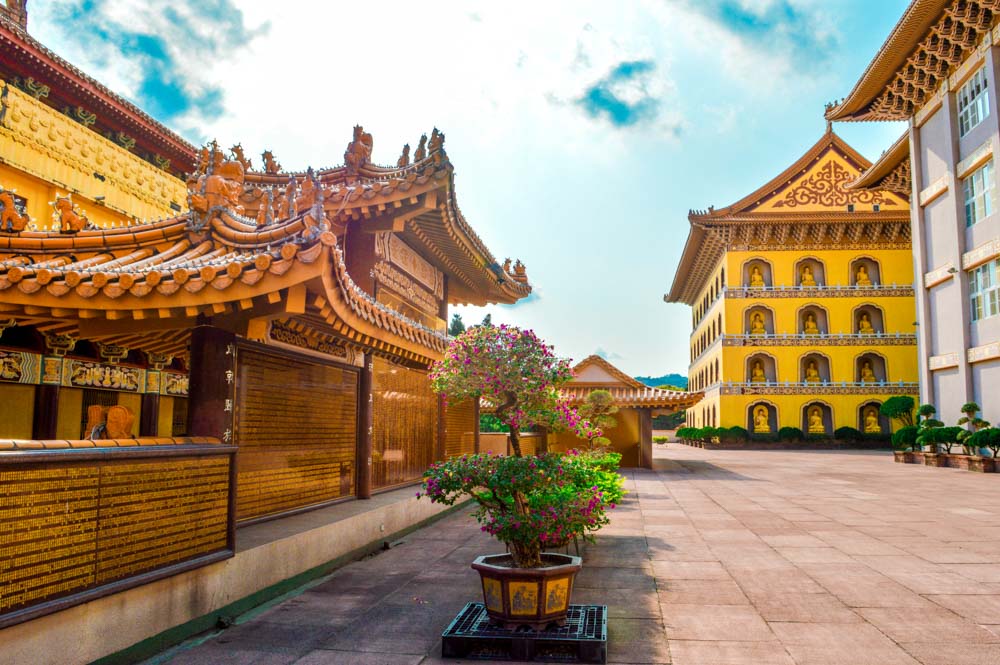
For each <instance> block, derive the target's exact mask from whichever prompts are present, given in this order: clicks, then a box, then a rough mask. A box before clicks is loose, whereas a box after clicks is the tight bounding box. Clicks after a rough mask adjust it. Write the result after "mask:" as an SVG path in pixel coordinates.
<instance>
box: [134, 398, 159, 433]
mask: <svg viewBox="0 0 1000 665" xmlns="http://www.w3.org/2000/svg"><path fill="white" fill-rule="evenodd" d="M159 429H160V394H159V393H144V394H143V396H142V412H141V413H140V414H139V436H159Z"/></svg>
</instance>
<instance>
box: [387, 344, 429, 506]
mask: <svg viewBox="0 0 1000 665" xmlns="http://www.w3.org/2000/svg"><path fill="white" fill-rule="evenodd" d="M373 365H374V366H373V374H372V416H373V423H374V424H373V429H372V449H373V453H372V486H373V487H375V488H381V487H391V486H393V485H401V484H404V483H408V482H413V481H415V480H419V479H420V476H421V475H422V474H423V472H424V470H425V469H426V468H427V467H428V465H430V463H431V462H433V461H434V446H435V443H436V440H437V415H438V402H437V396H436V395H435V394H434V393H433V392H432V391H431V383H430V379H429V378H428V376H427V372H422V371H419V370H415V369H409V368H407V367H403V366H401V365H395V364H393V363H391V362H390V361H388V360H385V359H383V358H380V357H376V358H375V360H374V362H373Z"/></svg>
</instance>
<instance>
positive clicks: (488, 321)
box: [479, 314, 493, 328]
mask: <svg viewBox="0 0 1000 665" xmlns="http://www.w3.org/2000/svg"><path fill="white" fill-rule="evenodd" d="M479 325H481V326H485V327H487V328H489V327H490V326H492V325H493V315H492V314H487V315H486V316H484V317H483V322H482V323H480V324H479Z"/></svg>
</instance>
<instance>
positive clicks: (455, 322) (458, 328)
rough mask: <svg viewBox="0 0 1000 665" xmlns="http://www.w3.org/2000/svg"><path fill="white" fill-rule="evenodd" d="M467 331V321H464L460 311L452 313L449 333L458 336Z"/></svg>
mask: <svg viewBox="0 0 1000 665" xmlns="http://www.w3.org/2000/svg"><path fill="white" fill-rule="evenodd" d="M464 332H465V323H463V322H462V315H461V314H459V313H457V312H456V313H455V314H452V316H451V323H449V324H448V334H449V335H451V336H452V337H458V336H459V335H461V334H462V333H464Z"/></svg>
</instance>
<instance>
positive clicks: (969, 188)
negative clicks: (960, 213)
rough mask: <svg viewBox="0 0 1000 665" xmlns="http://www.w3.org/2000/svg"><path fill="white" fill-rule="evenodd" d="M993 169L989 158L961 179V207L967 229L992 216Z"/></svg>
mask: <svg viewBox="0 0 1000 665" xmlns="http://www.w3.org/2000/svg"><path fill="white" fill-rule="evenodd" d="M994 168H995V167H994V165H993V159H992V158H991V159H989V160H988V161H987V162H986V163H985V164H983V165H982V166H980V167H979V168H977V169H976V170H975V171H973V172H972V173H970V174H969V175H967V176H965V177H964V178H962V205H963V207H964V208H965V228H967V229H968V228H972V227H973V226H975V225H976V224H978V223H979V222H981V221H983V220H984V219H986V218H987V217H989V216H990V215H992V214H993V190H994V183H993V180H994V177H995V174H994Z"/></svg>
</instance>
